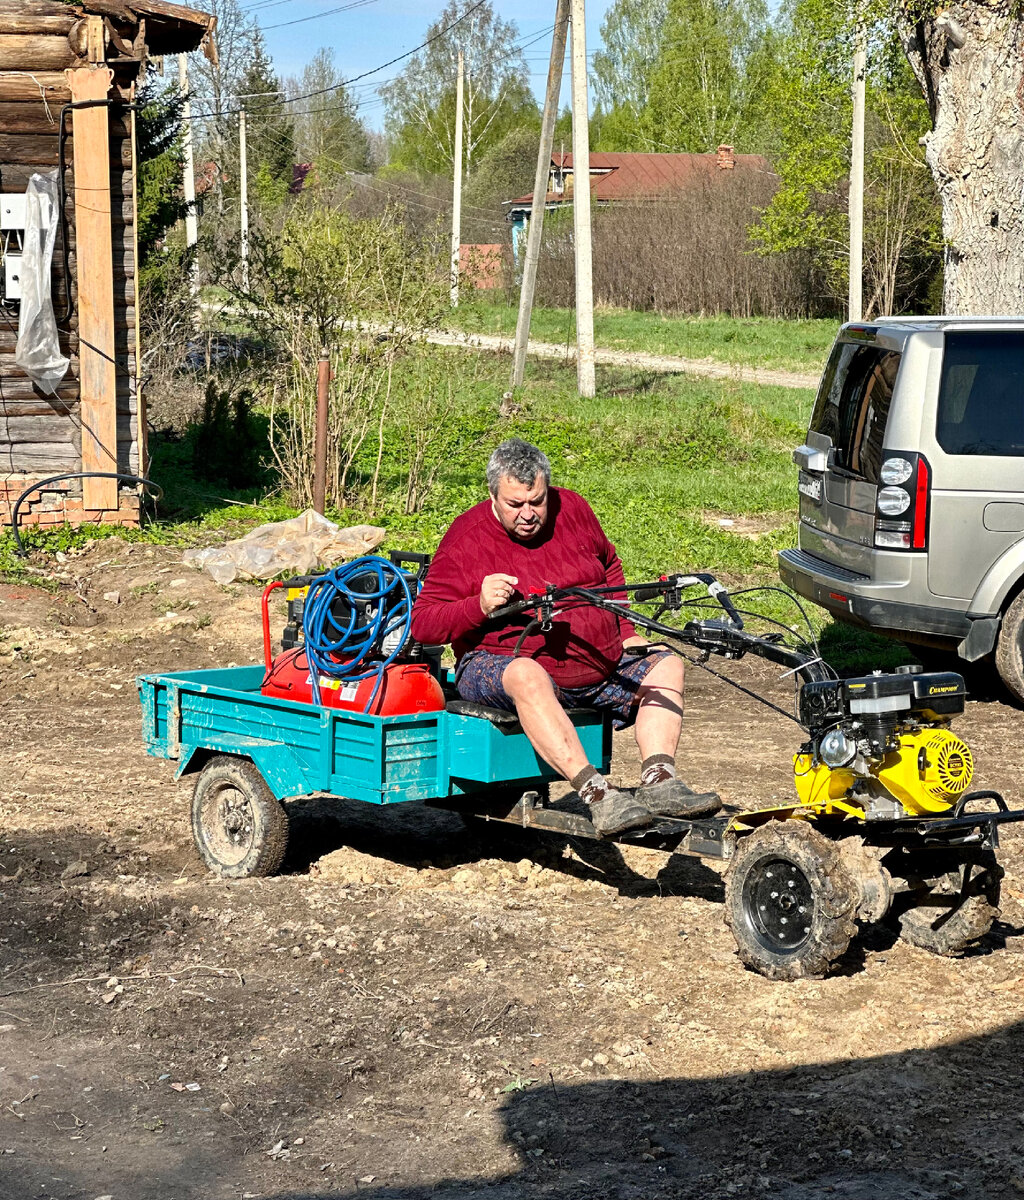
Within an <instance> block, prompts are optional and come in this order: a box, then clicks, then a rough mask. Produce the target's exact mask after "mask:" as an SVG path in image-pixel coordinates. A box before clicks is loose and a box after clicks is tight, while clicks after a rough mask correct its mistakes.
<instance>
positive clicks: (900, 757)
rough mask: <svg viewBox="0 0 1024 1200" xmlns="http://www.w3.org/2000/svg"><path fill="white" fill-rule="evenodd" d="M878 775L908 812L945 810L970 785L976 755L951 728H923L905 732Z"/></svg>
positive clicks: (879, 768)
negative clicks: (898, 745) (917, 730)
mask: <svg viewBox="0 0 1024 1200" xmlns="http://www.w3.org/2000/svg"><path fill="white" fill-rule="evenodd" d="M876 774H877V776H878V780H879V782H880V783H882V784H884V785H885V787H887V788H888V789H889V791H890V792H892V794H893V795H894V796H895V797H896V799H897V800H899V802H900V803H901V804H902V805H903V807H904V808H906V809H907V811H908V812H911V813H914V814H915V815H917V814H920V813H934V812H945V811H946V809H948V808H951V807H952V805H953V804H954V802H955V801H956V799H957V797H958V796H960V795H961V794H962V793H963V792H965V791H967V789H968V787H970V784H971V779H972V777H973V775H974V758H973V756H972V755H971V751H970V749H969V748H968V746H967V743H966V742H963V741H961V740H960V738H958V737H956V735H955V734H952V733H950V732H949V730H948V729H924V730H922V731H921V732H920V733H908V734H904V735H903V737H901V738H900V748H899V749H898V750H894V751H893V752H892V753H891V754H887V755H886V756H885V758H884V759H883V760H882V762H881V764H880V765H879V767H878V770H877V772H876Z"/></svg>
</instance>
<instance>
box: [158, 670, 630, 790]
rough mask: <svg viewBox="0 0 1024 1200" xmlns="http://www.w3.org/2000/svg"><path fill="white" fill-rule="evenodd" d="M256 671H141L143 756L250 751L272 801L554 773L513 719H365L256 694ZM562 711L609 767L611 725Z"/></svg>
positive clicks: (446, 714) (593, 756)
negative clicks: (508, 720) (493, 720)
mask: <svg viewBox="0 0 1024 1200" xmlns="http://www.w3.org/2000/svg"><path fill="white" fill-rule="evenodd" d="M263 673H264V668H263V667H262V666H252V667H224V668H218V669H215V670H203V671H181V672H177V673H174V674H161V675H142V676H139V678H138V679H137V680H136V686H137V687H138V690H139V700H140V702H141V704H142V735H143V740H144V742H145V746H146V750H147V752H148V753H149V754H151V755H153V756H155V757H157V758H167V759H171V760H173V761H176V762H177V764H178V766H177V770H176V773H175V778H178V777H179V776H181V775H185V774H189V773H191V772H194V771H198V770H200V769H201V768H202V766H203V764H204V763H205V762H206V761H208V759H209V758H210V756H211V755H212V754H233V755H237V756H239V757H241V758H249V759H251V760H252V761H253V762H254V763H255V764H256V766H257V767H258V768H259V770H260V773H261V774H262V775H263V777H264V779H265V780H266V781H267V784H268V785H269V786H270V788H271V790H272V791H273V793H274V795H275V796H276V797H277V798H278V799H279V800H284V799H287V798H289V797H292V796H304V795H311V794H313V793H318V792H327V793H330V794H332V795H336V796H345V797H347V798H349V799H351V800H363V801H366V802H368V803H370V804H394V803H397V802H401V801H407V800H429V799H435V798H438V797H444V796H458V795H464V794H469V793H473V792H479V791H481V790H484V789H487V788H492V787H493V786H495V785H500V784H503V783H507V782H510V781H515V782H516V783H517V785H518V784H521V785H522V786H523V787H524V788H527V787H530V786H531V785H540V784H543V783H545V782H547V781H549V780H551V779H554V778H557V775H556V773H555V772H554V771H552V770H551V768H550V767H549V766H548V765H547V764H546V763H545V762H544V761H543V760H542V759H540V758H538V756H537V754H536V752H535V751H534V749H533V747H532V746H531V745H530V743H529V741H528V739H527V737H526V735H525V734H524V733H523V731H522V729H521V727H520V726H519V724H518V722H511V723H504V722H503V723H501V724H495V723H493V722H492V721H489V720H486V719H483V718H482V717H481V716H477V715H470V714H467V713H465V712H453V711H448V710H443V711H440V712H430V713H418V714H415V715H408V716H371V715H369V714H365V713H360V712H351V711H348V710H346V709H336V708H325V707H323V706H321V705H317V704H304V703H299V702H296V701H293V700H280V699H277V698H275V697H271V696H264V695H262V693H261V692H260V685H261V684H262V682H263ZM449 682H450V681H449ZM571 716H572V720H573V724H574V725H575V726H576V729H577V732H578V733H579V735H580V740H581V742H582V743H583V748H584V750H585V751H586V753H587V756H588V758H589V759H590V761H591V762H593V763H594V764H595V765H596V766H598V767H599V768H600V769H602V770H607V769H608V766H609V765H610V762H611V729H610V726H609V725H608V723H607V722H606V721H604V720H603V719H602V717H601V715H600V713H597V712H594V711H590V710H577V711H574V712H573V713H572V714H571Z"/></svg>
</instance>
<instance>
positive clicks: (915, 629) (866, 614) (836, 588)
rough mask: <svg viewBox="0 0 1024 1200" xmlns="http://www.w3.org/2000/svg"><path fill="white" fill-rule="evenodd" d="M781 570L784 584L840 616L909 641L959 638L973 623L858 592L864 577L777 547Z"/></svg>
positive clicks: (949, 613)
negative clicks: (779, 549)
mask: <svg viewBox="0 0 1024 1200" xmlns="http://www.w3.org/2000/svg"><path fill="white" fill-rule="evenodd" d="M779 574H780V575H781V576H782V581H783V583H785V584H786V586H787V587H790V588H792V589H793V591H794V592H796V593H797V594H798V595H800V596H805V597H806V598H807V599H808V600H813V601H814V603H815V604H820V605H821V607H822V608H824V609H827V610H828V611H829V612H830V613H832V614H833V615H834V616H836V617H839V618H840V620H843V621H846V622H848V623H849V624H851V625H860V626H863V627H864V628H865V629H873V630H877V631H879V632H885V633H888V634H889V635H890V636H893V637H897V638H900V639H902V640H905V641H908V642H909V641H925V642H928V641H931V640H935V641H943V642H961V641H963V639H964V638H966V637H967V635H968V634H969V633H970V631H971V625H972V624H973V622H972V620H971V618H970V617H969V616H968V615H967V614H966V613H965V612H956V611H951V610H950V609H945V608H931V607H927V606H925V605H920V604H903V603H901V602H899V601H894V600H879V599H877V598H876V597H874V596H865V595H863V594H858V585H860V586H863V585H864V584H870V580H869V579H868V577H867V576H866V575H859V574H857V573H856V572H854V571H848V570H846V569H845V568H843V567H836V566H834V565H833V564H831V563H827V562H824V561H823V560H822V559H820V558H815V556H814V555H813V554H808V553H807V551H806V550H782V551H780V553H779Z"/></svg>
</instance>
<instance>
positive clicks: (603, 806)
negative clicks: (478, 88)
mask: <svg viewBox="0 0 1024 1200" xmlns="http://www.w3.org/2000/svg"><path fill="white" fill-rule="evenodd" d="M550 481H551V467H550V464H549V463H548V460H547V456H546V455H544V454H543V453H542V452H541V451H540V450H538V449H537V447H536V446H531V445H530V444H529V443H528V442H524V441H521V440H520V439H519V438H511V439H509V440H508V441H505V442H502V443H501V445H500V446H499V447H498V448H497V449H496V450H495V451H494V453H493V454H492V455H491V460H490V462H489V463H488V465H487V486H488V489H489V491H490V499H489V500H485V501H483V502H482V503H481V504H478V505H476V506H475V507H474V508H471V509H470V510H469V511H468V512H466V513H463V514H462V516H461V517H458V518H457V519H456V520H455V521H453V522H452V524H451V527H450V528H449V530H448V532H447V533H446V534H445V535H444V537H443V538H442V539H441V544H440V546H438V548H437V553H436V554H435V555H434V557H433V560H432V562H431V564H430V571H429V572H428V574H427V579H426V583H425V584H424V586H423V590H422V591H421V592H420V595H419V598H418V599H417V601H416V603H415V605H414V607H413V613H412V635H413V637H414V638H415V639H416V640H417V641H418V642H422V643H425V644H428V645H439V644H441V645H443V644H446V643H449V642H450V643H451V645H452V648H453V650H454V651H455V656H456V659H457V666H456V673H455V681H456V685H457V686H458V689H459V694H460V695H461V696H462V697H463V699H466V700H474V701H476V702H478V703H481V704H486V705H489V706H490V707H492V708H504V709H509V710H514V711H515V712H516V714H517V716H518V717H519V721H520V724H521V725H522V727H523V732H524V733H525V734H526V736H527V737H528V738H529V739H530V742H531V743H532V745H533V747H534V749H535V750H536V751H537V753H538V754H539V755H540V757H541V758H543V759H544V760H545V761H546V762H548V763H550V764H551V766H552V767H554V768H555V770H556V771H558V772H559V773H560V774H561V775H563V776H564V777H565V778H566V779H568V780H569V781H570V782H571V783H572V785H573V787H574V788H575V789H576V791H577V792H578V793H579V795H580V797H581V798H582V799H583V800H584V801H585V802H586V803H587V804H588V805H589V806H590V812H591V819H592V820H593V822H594V825H595V827H596V828H597V831H598V832H599V833H600V834H602V835H605V836H610V835H612V834H616V833H621V832H623V831H624V830H627V829H636V828H640V827H641V826H644V825H648V824H650V822H651V821H652V820H653V819H654V817H655V816H687V817H696V816H704V815H707V814H708V813H712V812H715V811H717V809H718V808H719V807H720V805H721V801H720V800H719V798H718V796H717V795H716V794H715V793H714V792H705V793H700V794H698V793H694V792H693V791H691V790H690V789H689V788H688V787H687V786H686V785H685V784H684V783H683V782H682V781H681V780H679V779H677V778H676V770H675V752H676V747H677V746H678V744H679V734H680V730H681V727H682V717H683V662H682V659H680V658H679V657H678V655H676V654H673V653H672V652H671V651H670V650H664V649H653V650H650V652H648V650H649V645H650V644H649V643H648V642H647V641H646V639H644V638H642V637H640V636H638V635H637V633H636V630H635V629H634V627H633V626H632V625H631V624H630V623H629V622H628V621H622V620H620V619H619V618H618V617H616V616H615V615H614V614H613V613H609V612H605V611H604V610H603V609H599V608H591V607H588V606H586V605H582V606H579V607H574V608H571V609H569V610H568V611H566V612H561V613H559V614H558V615H557V616H556V618H555V620H554V622H553V625H552V628H551V629H550V630H549V631H548V632H547V633H536V634H534V635H532V636H530V637H527V638H526V639H525V640H524V642H523V644H522V647H521V648H520V651H519V654H518V655H515V646H516V643H517V641H518V640H519V637H520V634H521V633H522V631H523V629H524V627H525V625H526V623H527V622H528V621H529V620H530V617H529V616H527V615H520V616H514V617H510V618H507V619H505V620H498V621H492V620H491V619H490V616H491V613H493V612H494V611H495V610H496V609H499V608H501V607H502V606H503V605H505V604H508V603H509V602H510V601H513V600H515V599H518V598H521V597H522V596H524V595H526V594H527V593H529V592H539V591H542V590H543V589H544V588H545V587H546V586H547V585H548V584H553V585H555V586H556V587H572V586H581V587H600V586H605V585H609V586H615V585H616V584H622V583H624V582H625V577H624V575H623V571H622V563H621V562H620V560H619V556H618V555H617V554H616V553H615V547H614V546H613V545H612V544H611V542H610V541H609V540H608V538H607V537H606V536H605V532H604V530H603V529H602V528H601V525H600V523H599V522H598V520H597V517H596V516H595V515H594V513H593V510H592V509H591V508H590V505H589V504H587V502H586V501H585V500H584V499H583V497H582V496H580V495H578V494H577V493H576V492H571V491H569V490H568V489H567V488H556V487H551V486H550ZM613 598H614V597H613ZM563 704H566V705H569V706H578V705H579V706H585V707H590V708H598V709H610V710H611V711H612V714H613V723H614V725H615V728H616V729H622V728H625V727H626V726H628V725H631V724H634V725H635V735H636V741H637V745H638V746H639V748H640V754H641V757H642V759H643V765H642V767H641V773H640V787H639V788H638V789H637V790H636V793H635V795H630V794H629V793H627V792H621V791H618V790H617V789H615V788H613V787H611V786H610V784H609V783H608V781H607V780H606V779H605V778H604V777H603V776H602V775H601V774H600V773H599V772H598V770H597V769H596V768H595V767H594V766H593V765H592V764H591V763H589V762H588V761H587V757H586V755H585V754H584V752H583V747H582V746H581V744H580V740H579V737H578V735H577V733H576V730H575V729H574V728H573V725H572V722H571V721H570V720H569V718H568V716H567V715H566V712H565V709H564V708H563V707H562V705H563Z"/></svg>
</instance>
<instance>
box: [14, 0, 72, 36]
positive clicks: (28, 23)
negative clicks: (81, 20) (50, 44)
mask: <svg viewBox="0 0 1024 1200" xmlns="http://www.w3.org/2000/svg"><path fill="white" fill-rule="evenodd" d="M77 19H78V18H77V14H75V13H73V12H72V11H71V10H70V9H65V10H64V12H63V13H55V14H53V15H51V16H46V15H44V14H42V13H39V12H34V13H26V12H25V6H24V4H22V6H21V12H20V13H17V12H16V13H5V12H2V10H0V25H2V27H3V36H4V37H8V36H10V35H11V34H18V33H42V34H45V35H46V36H47V37H63V38H66V37H67V36H68V34H69V33H70V32H71V29H72V26H73V25H74V24H75V22H76V20H77Z"/></svg>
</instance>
